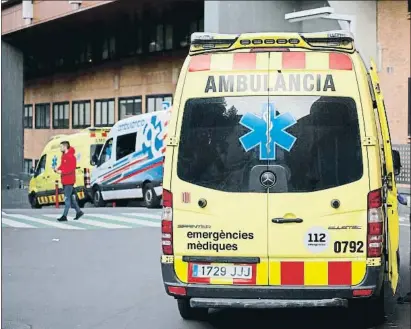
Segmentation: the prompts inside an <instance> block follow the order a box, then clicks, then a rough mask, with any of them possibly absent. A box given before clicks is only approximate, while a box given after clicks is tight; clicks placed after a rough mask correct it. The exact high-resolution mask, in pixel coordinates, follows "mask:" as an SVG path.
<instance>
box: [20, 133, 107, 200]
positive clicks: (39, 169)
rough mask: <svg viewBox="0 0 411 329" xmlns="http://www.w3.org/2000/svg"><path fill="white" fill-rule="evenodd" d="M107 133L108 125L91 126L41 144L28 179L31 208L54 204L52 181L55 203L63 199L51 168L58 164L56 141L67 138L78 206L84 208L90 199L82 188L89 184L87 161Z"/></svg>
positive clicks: (103, 140) (61, 191) (58, 146)
mask: <svg viewBox="0 0 411 329" xmlns="http://www.w3.org/2000/svg"><path fill="white" fill-rule="evenodd" d="M109 132H110V128H109V127H101V128H93V127H91V128H86V129H84V130H82V131H80V132H78V133H75V134H70V135H57V136H54V137H52V138H51V139H50V141H49V142H48V143H47V144H46V146H45V147H44V150H43V152H42V154H41V156H40V159H39V161H38V163H37V166H36V168H35V170H34V173H33V177H32V179H31V180H30V185H29V191H28V192H29V194H28V198H29V202H30V205H31V207H32V208H41V207H42V206H48V205H54V204H55V203H56V181H58V184H59V191H58V199H59V202H60V203H63V202H64V193H63V189H62V185H61V182H60V175H58V174H56V173H55V172H54V170H53V168H54V167H58V166H59V165H60V158H61V151H60V143H61V142H62V141H69V142H70V145H71V146H72V147H74V149H75V156H76V159H77V170H76V185H75V190H76V194H77V197H78V201H79V205H80V207H84V205H85V203H86V202H88V201H90V196H89V195H88V194H87V192H86V191H87V188H88V187H90V186H89V185H90V174H91V173H90V170H91V169H92V167H93V166H92V165H91V163H90V162H91V157H92V156H93V154H98V153H99V152H100V151H101V148H102V147H103V145H104V142H105V140H106V137H107V134H108V133H109Z"/></svg>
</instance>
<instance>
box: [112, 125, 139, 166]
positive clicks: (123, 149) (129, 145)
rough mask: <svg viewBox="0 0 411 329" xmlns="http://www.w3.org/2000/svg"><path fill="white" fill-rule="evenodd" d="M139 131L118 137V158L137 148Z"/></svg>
mask: <svg viewBox="0 0 411 329" xmlns="http://www.w3.org/2000/svg"><path fill="white" fill-rule="evenodd" d="M136 138H137V133H136V132H135V133H131V134H126V135H122V136H118V137H117V148H116V159H117V160H119V159H121V158H124V157H126V156H127V155H129V154H131V153H133V152H134V151H135V150H136Z"/></svg>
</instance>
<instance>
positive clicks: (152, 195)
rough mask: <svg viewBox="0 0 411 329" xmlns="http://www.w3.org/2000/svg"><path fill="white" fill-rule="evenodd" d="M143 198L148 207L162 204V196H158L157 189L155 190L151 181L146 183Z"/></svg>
mask: <svg viewBox="0 0 411 329" xmlns="http://www.w3.org/2000/svg"><path fill="white" fill-rule="evenodd" d="M143 198H144V204H145V205H146V207H147V208H157V207H159V206H160V198H159V197H158V196H157V194H156V191H154V188H153V185H152V184H151V183H147V184H145V185H144V187H143Z"/></svg>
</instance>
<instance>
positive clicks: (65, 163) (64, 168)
mask: <svg viewBox="0 0 411 329" xmlns="http://www.w3.org/2000/svg"><path fill="white" fill-rule="evenodd" d="M60 150H61V152H62V155H61V162H60V166H59V167H58V168H57V169H56V168H54V171H55V172H56V173H57V174H60V175H61V184H62V185H63V191H64V212H63V216H61V217H60V218H59V219H57V220H58V221H59V222H65V221H67V214H68V212H69V210H70V207H73V209H75V210H76V217H75V218H74V219H76V220H77V219H79V218H80V217H81V216H83V215H84V213H83V212H82V211H81V210H80V207H79V205H78V203H77V199H76V196H75V194H74V184H75V183H76V167H77V160H76V157H75V156H74V152H75V150H74V148H73V147H71V146H70V143H69V142H68V141H64V142H61V143H60Z"/></svg>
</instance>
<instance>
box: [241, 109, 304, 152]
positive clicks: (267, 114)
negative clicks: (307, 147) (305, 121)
mask: <svg viewBox="0 0 411 329" xmlns="http://www.w3.org/2000/svg"><path fill="white" fill-rule="evenodd" d="M296 123H297V121H296V120H295V119H294V117H293V116H292V115H291V114H290V113H288V112H287V113H283V114H280V115H276V111H275V108H274V104H272V103H269V104H264V107H263V111H262V117H259V116H257V115H255V114H254V113H246V114H244V115H243V117H242V118H241V120H240V124H241V125H242V126H244V127H246V128H248V129H250V130H251V131H250V132H248V133H247V134H245V135H244V136H242V137H240V143H241V145H242V146H243V148H244V150H245V151H246V152H248V151H250V150H251V149H253V148H255V147H257V146H259V147H260V160H276V146H279V147H281V148H282V149H284V150H286V151H288V152H289V151H290V150H291V149H292V147H293V145H294V143H295V141H296V140H297V138H295V137H294V136H293V135H291V134H289V133H288V132H286V131H285V130H286V129H287V128H289V127H291V126H293V125H295V124H296Z"/></svg>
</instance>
